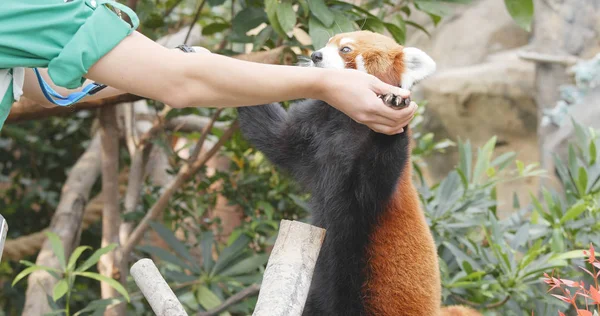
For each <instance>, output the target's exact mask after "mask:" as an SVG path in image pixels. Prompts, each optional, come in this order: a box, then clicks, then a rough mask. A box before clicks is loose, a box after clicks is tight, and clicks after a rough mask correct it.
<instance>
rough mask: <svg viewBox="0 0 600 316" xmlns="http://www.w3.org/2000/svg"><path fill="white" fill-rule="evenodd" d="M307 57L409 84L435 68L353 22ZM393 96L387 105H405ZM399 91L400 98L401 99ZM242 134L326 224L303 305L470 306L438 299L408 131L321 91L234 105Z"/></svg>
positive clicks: (427, 313) (335, 308)
mask: <svg viewBox="0 0 600 316" xmlns="http://www.w3.org/2000/svg"><path fill="white" fill-rule="evenodd" d="M311 66H315V67H323V68H340V69H342V68H350V69H356V70H358V71H364V72H367V73H369V74H372V75H374V76H376V77H377V78H379V79H381V80H382V81H384V82H386V83H388V84H392V85H397V86H401V87H402V88H405V89H410V88H411V87H412V86H413V85H414V84H415V83H417V82H418V81H419V80H422V79H424V78H425V77H427V76H428V75H430V74H431V73H433V72H434V71H435V68H436V65H435V62H434V61H433V60H432V59H431V58H430V57H429V56H428V55H427V54H425V53H424V52H422V51H421V50H419V49H417V48H410V47H402V46H401V45H399V44H398V43H396V42H395V41H394V40H392V39H391V38H389V37H387V36H384V35H381V34H377V33H373V32H369V31H357V32H350V33H341V34H337V35H335V36H333V37H332V38H331V39H330V40H329V42H328V43H327V45H326V46H325V47H324V48H321V49H319V50H317V51H315V52H314V53H313V54H312V55H311ZM399 98H400V97H398V98H395V97H393V98H389V96H384V99H385V100H390V99H391V100H395V104H394V106H398V105H400V106H405V105H406V102H398V101H397V100H398V99H399ZM402 101H404V100H402ZM238 118H239V122H240V128H241V130H242V134H243V135H244V137H245V138H246V139H247V140H249V141H250V142H251V143H252V144H253V145H254V146H255V147H256V148H257V149H258V150H260V151H261V152H263V153H264V154H265V156H266V157H267V158H268V159H269V160H270V161H271V162H272V163H274V164H275V165H277V166H278V167H279V168H281V169H283V170H285V171H287V172H289V173H290V174H291V175H292V177H293V178H294V179H295V180H296V181H297V182H298V183H299V184H301V185H302V186H303V187H304V188H305V189H306V190H307V191H309V192H310V193H311V200H310V201H309V205H310V207H311V210H312V217H313V218H312V223H313V225H316V226H319V227H323V228H325V229H326V230H327V233H326V236H325V240H324V243H323V247H322V249H321V252H320V254H319V258H318V260H317V264H316V267H315V272H314V276H313V280H312V284H311V289H310V292H309V297H308V299H307V302H306V305H305V309H304V315H309V316H313V315H317V316H320V315H327V316H332V315H340V316H354V315H369V316H371V315H372V316H388V315H389V316H402V315H406V316H417V315H419V316H478V315H480V314H479V313H478V312H476V311H474V310H472V309H470V308H467V307H462V306H461V307H458V306H457V307H447V308H442V307H441V281H440V274H439V266H438V256H437V251H436V248H435V243H434V240H433V237H432V235H431V232H430V230H429V227H428V225H427V223H426V221H425V217H424V214H423V211H422V209H421V207H420V201H419V196H418V193H417V190H416V189H415V187H414V185H413V184H412V168H411V166H412V165H411V162H410V151H411V150H410V131H409V130H408V126H406V127H404V130H405V132H404V133H402V134H398V135H391V136H390V135H384V134H379V133H376V132H374V131H372V130H370V129H369V128H368V127H366V126H364V125H361V124H359V123H357V122H355V121H353V120H352V119H350V118H349V117H348V116H346V115H345V114H343V113H342V112H340V111H338V110H337V109H335V108H333V107H331V106H329V105H328V104H326V103H325V102H323V101H318V100H304V101H301V102H297V103H295V104H293V105H292V106H291V107H290V109H289V110H288V111H286V110H284V109H283V108H282V107H281V105H279V104H277V103H273V104H266V105H260V106H251V107H243V108H238Z"/></svg>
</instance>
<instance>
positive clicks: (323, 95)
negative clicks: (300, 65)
mask: <svg viewBox="0 0 600 316" xmlns="http://www.w3.org/2000/svg"><path fill="white" fill-rule="evenodd" d="M309 69H310V70H311V73H310V74H309V78H308V79H307V80H306V82H307V92H308V95H309V98H311V99H316V100H322V101H325V102H328V101H329V96H330V94H331V91H332V89H333V88H334V87H333V86H334V83H335V81H336V80H335V79H334V78H336V74H335V70H334V69H326V68H309Z"/></svg>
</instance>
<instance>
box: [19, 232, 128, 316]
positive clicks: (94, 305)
mask: <svg viewBox="0 0 600 316" xmlns="http://www.w3.org/2000/svg"><path fill="white" fill-rule="evenodd" d="M46 235H47V236H48V240H49V241H50V244H51V246H52V250H53V251H54V254H55V255H56V256H57V258H58V261H59V263H60V266H61V269H55V268H52V267H46V266H41V265H36V264H34V263H32V262H29V261H26V260H21V264H24V265H26V266H28V268H26V269H25V270H23V271H21V272H20V273H19V274H18V275H17V276H16V277H15V279H14V280H13V282H12V285H13V286H14V285H15V284H16V283H18V282H19V281H20V280H21V279H23V278H25V277H26V276H28V275H29V274H31V273H33V272H35V271H46V272H48V273H49V274H50V275H52V276H53V277H54V278H55V279H57V280H58V282H57V283H56V285H55V286H54V288H53V289H52V297H51V298H49V303H50V306H52V307H55V308H54V310H53V312H52V313H51V314H52V315H63V314H64V315H66V316H70V315H71V311H70V309H71V306H70V303H71V296H72V294H73V293H72V292H73V291H74V285H75V280H76V278H77V277H78V276H80V277H85V278H89V279H93V280H96V281H100V282H104V283H107V284H108V285H110V286H111V287H113V288H114V289H115V290H117V292H119V293H120V294H121V295H123V298H124V299H125V300H126V301H127V302H129V301H130V299H129V294H128V293H127V290H125V288H124V287H123V286H122V285H121V284H120V283H119V282H117V281H116V280H114V279H112V278H108V277H106V276H103V275H100V274H98V273H95V272H88V271H87V270H88V269H89V268H91V267H92V266H93V265H95V264H96V263H98V261H99V260H100V257H101V256H102V255H103V254H105V253H108V252H110V251H112V250H113V249H114V248H115V247H116V246H117V245H116V244H110V245H108V246H106V247H103V248H100V249H98V250H96V251H95V252H94V254H92V256H90V257H89V258H88V259H87V260H86V261H85V262H84V263H83V264H81V265H80V266H78V267H77V266H76V263H77V260H78V259H79V257H80V256H81V254H82V253H83V252H84V251H86V250H88V249H90V247H88V246H79V247H77V248H76V249H75V250H74V251H73V253H72V254H71V256H70V257H69V261H68V264H67V261H66V258H65V251H64V248H63V245H62V243H61V241H60V237H58V235H56V234H55V233H53V232H47V233H46ZM63 298H64V307H60V306H59V305H57V304H56V303H57V302H59V300H61V299H63ZM120 301H122V299H116V298H115V299H110V300H96V301H92V302H91V303H90V304H88V306H87V307H86V308H84V309H82V310H80V311H78V312H76V313H75V314H73V315H74V316H75V315H81V314H82V313H83V312H101V311H104V310H105V309H106V307H108V306H109V305H111V304H114V303H116V302H120Z"/></svg>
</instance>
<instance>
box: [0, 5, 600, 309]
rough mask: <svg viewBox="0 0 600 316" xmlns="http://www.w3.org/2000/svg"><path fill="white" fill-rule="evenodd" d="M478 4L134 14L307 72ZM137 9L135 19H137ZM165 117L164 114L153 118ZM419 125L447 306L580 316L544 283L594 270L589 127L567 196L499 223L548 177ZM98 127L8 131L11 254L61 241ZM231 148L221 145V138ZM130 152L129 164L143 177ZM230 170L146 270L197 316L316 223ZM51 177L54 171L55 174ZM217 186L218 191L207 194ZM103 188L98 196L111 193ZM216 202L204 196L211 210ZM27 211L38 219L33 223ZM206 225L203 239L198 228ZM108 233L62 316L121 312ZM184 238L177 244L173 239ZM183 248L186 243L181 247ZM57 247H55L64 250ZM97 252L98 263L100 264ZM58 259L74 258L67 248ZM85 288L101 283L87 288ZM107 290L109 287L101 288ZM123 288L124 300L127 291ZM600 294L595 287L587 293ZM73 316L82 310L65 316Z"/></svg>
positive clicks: (58, 305) (183, 212)
mask: <svg viewBox="0 0 600 316" xmlns="http://www.w3.org/2000/svg"><path fill="white" fill-rule="evenodd" d="M470 2H471V1H470V0H445V1H433V0H399V1H383V0H374V1H363V2H361V4H360V6H359V5H356V4H354V3H353V2H352V1H335V0H281V1H279V0H264V1H258V0H201V1H190V0H167V1H163V0H139V1H137V2H133V3H134V4H135V7H134V8H135V11H136V12H137V13H138V15H139V17H140V19H141V27H140V31H141V32H142V33H144V34H145V35H147V36H149V37H151V38H153V39H158V38H160V37H161V36H164V35H166V34H169V33H172V32H174V31H177V30H180V29H182V28H184V27H186V25H189V24H190V23H192V24H199V25H200V26H201V27H202V35H203V39H202V44H203V45H204V46H206V47H209V48H210V49H211V50H212V51H213V52H215V53H219V54H225V55H235V54H242V53H247V52H248V51H254V52H257V51H267V50H270V49H273V48H276V47H279V46H282V45H283V46H287V47H291V48H293V51H294V53H295V54H298V55H299V56H300V57H301V56H302V55H308V53H309V52H310V50H312V49H313V48H314V47H321V46H323V44H324V43H325V42H326V41H327V39H328V38H329V37H330V36H331V35H332V34H335V33H339V32H346V31H352V30H358V29H366V30H372V31H374V32H380V33H385V34H388V35H390V36H392V37H393V38H394V39H395V40H396V41H398V42H399V43H404V41H405V39H406V36H407V26H408V25H410V26H412V27H414V28H416V29H417V30H418V31H420V32H425V33H427V32H428V30H427V29H425V28H424V27H422V26H420V25H418V24H416V23H415V22H413V21H411V14H412V13H413V12H414V11H415V10H418V11H422V12H425V13H427V14H428V15H429V17H430V18H431V19H432V21H433V22H434V25H437V23H439V21H441V20H442V19H443V18H444V17H445V16H447V15H449V14H450V13H451V12H452V9H453V8H454V7H456V6H460V5H465V4H468V3H470ZM129 4H131V3H129ZM505 5H506V9H507V11H508V12H509V13H510V14H511V16H512V17H513V19H514V22H515V23H516V24H518V25H519V26H521V27H522V28H524V29H526V30H530V28H531V21H532V15H533V10H534V8H533V2H532V1H531V0H506V1H505ZM150 104H151V105H152V106H153V107H155V108H156V109H157V110H160V109H161V108H162V107H163V105H162V104H159V103H156V102H150ZM421 105H422V106H421V107H420V110H419V114H418V115H417V117H416V118H415V119H414V120H413V122H412V123H411V124H412V127H413V129H414V131H415V132H414V133H413V137H414V144H415V146H414V148H413V164H414V166H415V170H416V172H415V184H417V185H418V189H419V192H420V196H421V200H422V203H423V207H424V211H425V214H426V217H427V220H428V223H429V225H430V227H431V229H432V232H433V234H434V237H435V240H436V244H437V246H438V253H439V256H440V259H441V260H440V269H441V272H442V278H443V289H444V291H443V298H444V304H447V305H450V304H469V305H472V306H475V307H476V308H478V309H479V310H481V311H483V312H484V313H485V314H486V315H531V314H532V313H534V314H535V315H550V314H553V313H555V312H556V311H557V310H561V311H563V312H566V313H569V312H571V313H572V312H573V311H572V310H569V306H568V305H567V304H564V303H562V302H560V301H557V300H555V299H553V298H552V297H550V296H549V295H547V294H546V291H547V287H546V286H545V285H544V284H543V282H542V275H543V273H544V272H550V271H552V269H554V268H557V269H560V271H561V275H562V276H568V277H580V278H582V279H585V278H586V276H585V275H583V274H582V273H581V271H580V270H577V269H575V267H576V266H584V265H585V262H584V261H583V255H582V253H581V251H580V249H584V248H587V247H588V246H589V244H590V243H594V244H598V238H599V237H598V234H595V233H594V232H597V231H599V228H600V227H598V225H600V224H599V222H600V221H599V220H598V219H599V218H598V217H599V215H598V214H599V212H598V194H599V192H600V167H598V164H597V163H596V162H597V161H598V158H599V157H598V155H599V154H598V150H597V148H598V145H599V144H598V137H597V132H596V131H594V130H592V129H589V128H587V127H585V126H579V125H577V126H578V128H577V139H576V142H574V143H572V144H571V147H570V150H569V159H568V161H560V160H559V159H558V158H556V159H557V161H556V165H557V169H558V173H559V177H560V180H561V182H562V186H563V187H564V189H565V190H564V191H561V192H557V191H553V190H550V189H545V190H544V191H543V192H542V194H540V195H539V196H538V195H537V194H532V196H533V197H534V199H533V200H534V203H532V204H531V205H521V203H520V202H519V201H518V199H517V198H515V199H514V202H513V208H514V212H513V214H512V215H511V216H510V217H507V218H500V217H499V216H498V215H497V212H496V211H497V204H498V201H497V198H496V186H497V185H498V184H499V183H502V182H505V181H521V180H522V179H524V178H526V177H539V176H543V175H544V171H543V170H539V169H538V168H537V166H536V165H524V164H523V163H522V162H520V161H519V160H518V157H516V155H515V154H514V153H507V154H503V155H500V156H496V155H494V149H495V145H496V140H495V138H492V139H490V140H489V142H488V143H487V144H485V146H482V147H481V148H472V146H471V145H470V143H469V141H458V140H447V139H437V138H436V137H435V135H433V134H431V133H428V132H426V131H423V130H421V129H420V124H421V123H422V121H423V113H424V112H423V111H424V106H423V105H424V104H421ZM212 113H213V111H212V110H206V109H186V110H172V112H171V113H170V114H169V115H170V116H177V115H186V114H196V115H201V116H208V117H209V116H210V115H212ZM95 116H96V113H95V112H93V111H80V112H77V114H75V115H71V116H68V117H51V118H46V119H41V120H35V121H27V122H22V123H18V124H10V125H7V126H5V127H4V129H3V130H2V133H1V134H0V157H2V158H0V189H1V190H2V191H0V194H1V195H0V209H2V215H3V216H4V217H6V218H7V220H8V222H9V223H11V227H10V231H9V238H15V237H18V236H22V235H27V234H30V233H33V232H37V231H39V230H41V229H43V228H45V227H47V226H48V224H49V223H50V220H51V217H52V215H53V213H54V210H55V209H56V206H57V203H58V199H59V195H60V192H61V191H60V190H61V186H62V184H63V183H64V181H65V179H66V176H67V174H68V172H69V168H70V167H71V166H72V165H73V164H74V162H75V161H76V160H77V158H78V157H79V156H80V155H81V154H82V153H83V151H84V150H85V149H86V148H87V146H88V145H89V141H90V137H91V135H92V129H90V128H89V127H90V126H92V125H93V123H94V122H95V120H96V117H95ZM232 119H235V111H233V110H225V111H223V113H222V115H221V120H223V121H228V120H232ZM169 133H170V132H165V135H162V136H163V137H160V138H159V139H157V140H156V143H157V144H159V145H161V146H164V147H168V145H167V144H166V143H165V141H164V139H166V138H167V136H177V137H181V138H189V139H192V140H193V139H196V138H197V137H198V135H197V133H196V134H194V133H182V132H177V133H176V135H171V134H169ZM215 133H217V131H215ZM449 147H457V148H458V150H459V153H460V163H459V164H458V165H457V166H456V167H455V168H454V170H452V171H451V172H450V173H449V174H448V175H447V177H445V178H444V179H443V180H442V181H440V182H439V183H426V182H425V181H424V177H423V176H422V174H423V170H424V169H425V168H427V166H426V164H425V163H424V158H426V157H427V156H428V155H430V154H432V153H434V152H443V151H444V150H446V149H448V148H449ZM121 150H122V154H121V156H122V163H121V165H126V164H127V163H128V162H129V159H130V158H129V157H128V153H127V150H126V149H125V148H121ZM169 153H170V155H171V157H170V158H171V166H172V168H173V170H172V172H176V171H177V170H178V169H179V168H180V167H181V165H182V160H181V158H179V156H178V155H177V153H176V152H174V151H173V150H172V149H170V150H169ZM221 154H222V155H224V156H226V157H228V158H229V159H230V161H231V164H230V166H229V169H228V170H227V171H221V172H216V173H215V174H214V175H211V176H207V177H204V178H197V179H193V180H192V181H190V182H189V183H187V184H186V186H185V187H184V188H183V189H182V190H180V191H179V192H177V194H176V195H175V196H174V198H173V199H172V200H171V201H170V205H169V211H168V212H166V213H165V215H164V217H163V218H162V220H161V221H158V222H154V223H152V225H151V226H152V230H153V231H154V232H155V233H156V235H157V236H158V239H159V240H160V241H161V243H162V246H161V245H157V244H142V245H140V246H138V247H137V248H136V249H135V256H138V257H145V256H152V258H153V259H154V261H155V262H157V264H158V266H159V268H160V271H161V273H162V274H163V276H165V278H166V279H167V281H168V282H169V284H170V285H171V287H172V288H173V289H174V291H175V293H176V294H177V295H178V296H179V299H180V301H181V302H182V303H183V304H184V306H185V308H186V309H187V310H188V312H189V313H194V312H198V311H207V310H210V309H213V308H215V307H217V306H219V305H221V304H222V303H223V302H224V301H225V300H226V299H227V298H229V297H231V296H233V295H235V294H236V293H239V292H240V291H242V290H244V289H246V288H248V287H249V286H252V285H253V284H256V283H260V281H261V278H262V272H263V271H264V268H265V265H266V262H267V259H268V253H269V250H270V249H271V247H272V245H273V243H274V240H275V237H276V234H277V229H278V225H279V221H280V220H281V219H297V220H304V221H308V220H309V218H310V210H309V209H308V208H307V207H306V204H305V201H306V199H307V198H308V196H307V195H306V194H304V193H302V192H301V191H299V189H298V187H297V186H296V185H295V184H294V183H293V181H291V179H289V177H287V176H286V175H285V174H282V173H279V172H278V170H276V169H275V168H274V167H273V166H272V165H271V164H270V163H269V162H268V161H267V160H266V159H265V157H264V156H263V155H262V154H261V153H260V152H258V151H256V150H255V149H254V148H252V147H251V146H250V145H249V144H248V143H247V142H246V141H245V140H244V139H243V138H242V137H241V135H239V133H236V134H235V135H234V136H233V137H232V138H231V139H230V140H229V141H228V142H227V143H226V144H225V146H224V147H223V148H222V150H221ZM42 166H43V167H42ZM217 182H219V183H220V184H221V185H220V186H219V187H220V189H219V190H218V191H211V190H208V188H209V187H211V186H212V185H213V184H215V183H217ZM99 190H100V184H99V183H98V184H96V186H95V187H94V190H93V194H96V193H98V192H99ZM159 191H160V188H157V187H153V186H152V185H150V184H146V185H145V186H144V190H143V197H142V201H141V204H142V205H141V206H140V207H139V208H138V210H136V212H134V214H132V215H129V217H128V218H127V220H132V221H135V220H139V218H141V217H142V216H143V213H144V210H147V209H148V208H149V207H150V206H151V205H152V204H153V203H154V202H155V200H156V199H157V197H158V195H159ZM198 192H202V193H203V194H198ZM218 194H220V195H222V196H223V197H225V198H226V199H227V200H228V201H229V203H230V204H232V205H237V206H239V207H240V208H241V210H243V220H242V221H241V224H240V225H239V226H237V227H235V228H234V229H233V231H232V232H231V233H230V234H229V235H228V236H225V237H226V238H220V237H219V236H217V235H218V234H216V232H218V229H217V231H216V232H215V229H214V228H215V226H217V227H218V226H219V225H220V221H219V219H218V218H211V217H210V216H208V210H210V209H211V208H214V206H215V204H216V200H217V195H218ZM23 210H27V212H29V213H28V214H27V216H23V212H24V211H23ZM190 221H191V222H193V223H195V227H194V229H189V225H186V223H189V222H190ZM100 231H101V229H100V223H95V224H94V225H92V226H91V227H90V228H88V229H87V230H86V231H84V233H83V235H82V238H81V244H82V245H85V246H82V248H78V249H79V250H76V251H75V252H74V254H73V255H72V256H71V257H69V258H64V254H63V258H62V259H61V261H62V262H64V263H65V265H64V266H63V268H64V269H63V270H62V271H59V272H62V274H60V275H59V274H57V278H60V279H61V280H62V281H61V282H59V285H57V287H56V288H54V289H53V293H52V295H51V296H52V297H50V296H49V298H48V300H49V302H51V304H52V306H54V307H55V309H56V310H57V311H59V312H58V313H64V314H68V315H72V314H74V313H77V312H79V313H80V314H86V313H88V312H93V311H96V312H98V311H101V310H102V309H103V308H104V307H106V306H107V305H108V304H110V303H113V302H114V301H105V300H104V301H103V300H100V299H99V298H100V294H99V286H98V281H99V279H100V278H99V277H98V274H96V272H97V271H96V267H95V262H96V261H97V260H98V257H99V255H98V254H99V253H103V252H107V251H109V250H110V249H112V248H111V247H114V245H113V246H109V247H108V248H103V249H100V243H99V240H100V234H101V233H100ZM174 232H178V234H176V233H174ZM181 232H183V235H181V234H179V233H181ZM49 238H51V240H52V238H55V237H53V236H52V235H50V236H49ZM94 249H98V250H96V251H92V250H94ZM54 250H55V254H56V255H57V256H59V258H60V254H61V253H62V249H61V248H60V247H58V246H56V247H55V248H54ZM26 259H27V260H26V261H22V262H11V261H6V260H5V261H3V262H2V263H0V306H3V310H2V311H0V315H18V314H20V312H21V311H22V307H23V303H24V295H25V294H24V293H25V288H26V278H23V277H24V276H26V274H27V273H28V272H31V271H33V270H35V269H43V267H36V266H35V265H33V264H32V263H31V262H34V261H35V257H30V258H26ZM86 273H87V274H86ZM100 281H101V280H100ZM104 281H105V282H111V284H112V285H114V286H115V287H119V285H118V283H117V284H113V283H116V282H112V281H108V280H104ZM587 281H588V282H591V281H590V280H589V279H588V280H587ZM120 290H121V292H122V293H123V294H126V295H125V296H124V297H123V298H121V299H124V298H126V299H128V300H129V304H128V314H131V315H151V310H150V308H149V306H148V305H147V303H146V302H145V300H144V299H143V297H142V295H141V294H140V293H139V291H138V289H137V287H136V285H135V284H134V283H133V282H132V281H131V280H129V282H128V284H126V286H125V287H124V288H123V289H120ZM255 303H256V296H255V295H254V296H250V297H248V298H247V299H245V300H242V301H241V302H239V303H237V304H235V305H233V306H232V307H230V308H229V309H227V311H226V312H223V313H221V314H220V315H248V314H251V312H252V309H253V306H254V304H255ZM67 309H68V310H67Z"/></svg>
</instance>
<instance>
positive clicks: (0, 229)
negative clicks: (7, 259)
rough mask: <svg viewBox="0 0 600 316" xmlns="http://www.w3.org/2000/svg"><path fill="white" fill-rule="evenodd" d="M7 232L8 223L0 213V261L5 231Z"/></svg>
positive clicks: (0, 260) (0, 259)
mask: <svg viewBox="0 0 600 316" xmlns="http://www.w3.org/2000/svg"><path fill="white" fill-rule="evenodd" d="M7 232H8V224H7V223H6V220H5V219H4V217H2V215H0V262H2V252H3V251H4V242H5V241H6V233H7Z"/></svg>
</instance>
